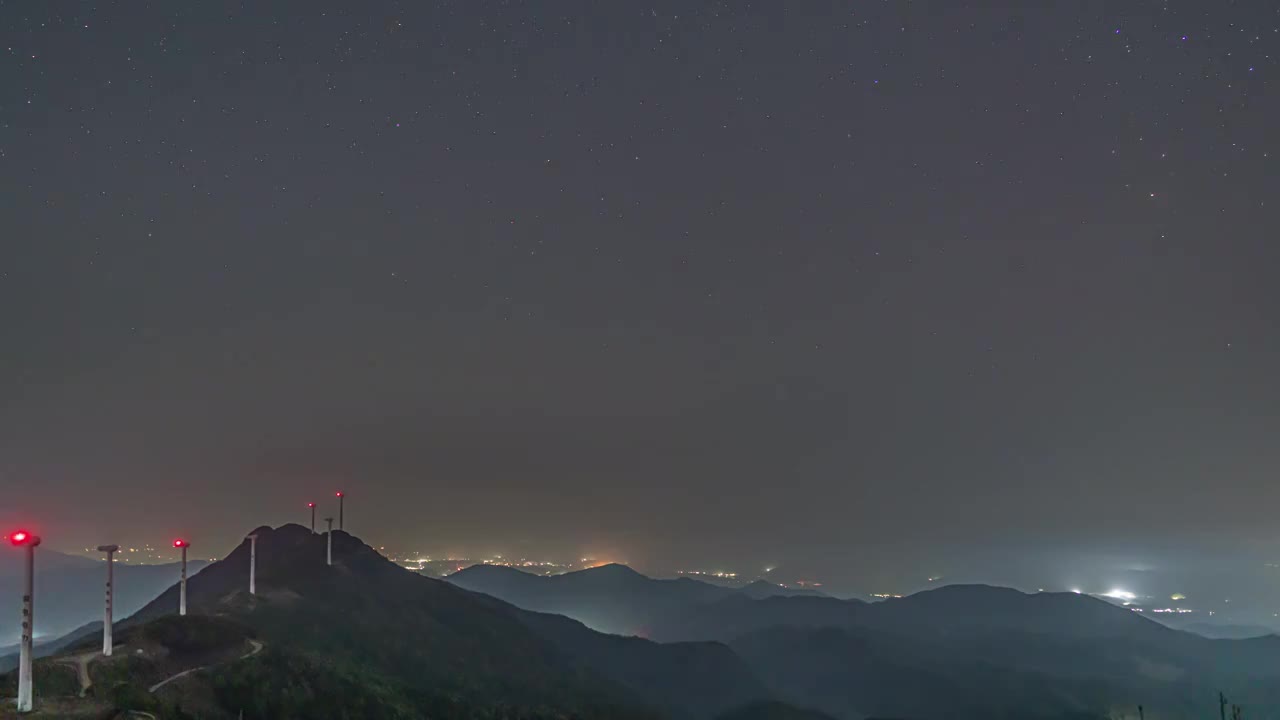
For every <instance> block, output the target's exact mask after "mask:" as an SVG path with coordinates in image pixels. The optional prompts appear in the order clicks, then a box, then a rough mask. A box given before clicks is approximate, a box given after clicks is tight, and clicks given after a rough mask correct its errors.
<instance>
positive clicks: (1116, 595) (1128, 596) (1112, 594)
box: [1102, 588, 1138, 600]
mask: <svg viewBox="0 0 1280 720" xmlns="http://www.w3.org/2000/svg"><path fill="white" fill-rule="evenodd" d="M1102 597H1109V598H1111V599H1112V600H1133V599H1135V598H1137V597H1138V596H1137V595H1134V594H1133V593H1131V592H1129V591H1128V590H1121V589H1120V588H1112V589H1110V590H1108V591H1107V592H1104V593H1102Z"/></svg>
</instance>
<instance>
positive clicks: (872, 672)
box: [461, 568, 1280, 719]
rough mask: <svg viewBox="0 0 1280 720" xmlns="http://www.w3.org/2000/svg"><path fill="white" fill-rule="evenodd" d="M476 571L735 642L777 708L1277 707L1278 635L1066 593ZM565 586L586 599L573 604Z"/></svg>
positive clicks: (493, 587) (597, 612)
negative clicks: (761, 592) (1236, 636)
mask: <svg viewBox="0 0 1280 720" xmlns="http://www.w3.org/2000/svg"><path fill="white" fill-rule="evenodd" d="M476 570H477V572H476V573H475V574H473V575H472V576H471V577H467V576H464V577H463V578H461V581H462V582H465V583H467V584H470V585H472V586H474V587H476V588H477V589H480V587H485V588H487V591H488V592H491V593H494V594H497V595H498V596H499V597H504V598H505V599H507V600H510V601H512V602H515V603H516V604H520V603H521V602H537V603H540V604H541V605H542V609H547V610H556V611H559V612H562V613H565V614H568V615H571V616H575V613H578V612H584V613H590V616H591V617H592V618H595V619H596V622H597V623H599V624H601V625H605V624H606V623H605V622H604V621H602V619H608V620H611V621H613V622H615V623H617V622H618V619H619V618H628V619H630V620H631V621H632V622H638V619H639V618H643V619H644V623H645V625H644V629H645V632H646V634H647V636H649V637H651V638H653V639H655V640H660V641H664V642H668V641H691V640H696V641H706V640H717V641H722V642H727V643H729V645H730V647H732V648H733V649H734V650H735V651H736V652H737V653H738V655H739V656H741V657H742V659H743V660H745V661H746V662H747V663H748V664H749V665H750V667H751V668H752V669H753V670H754V671H755V672H756V674H757V675H759V676H760V677H761V679H762V680H763V681H764V682H765V684H766V685H767V686H768V687H769V688H770V689H771V690H773V692H774V693H775V694H776V695H777V696H778V697H779V698H780V699H781V700H784V701H787V702H789V703H792V704H794V705H796V706H801V707H813V708H816V709H817V710H819V711H822V712H826V713H828V714H830V715H832V716H834V717H838V718H854V717H867V716H876V717H915V718H931V717H956V718H968V717H972V718H979V717H981V718H988V717H1010V718H1011V717H1030V718H1055V719H1065V718H1099V717H1103V716H1105V715H1106V714H1107V713H1108V712H1110V710H1111V709H1112V708H1113V707H1120V706H1123V707H1136V706H1137V704H1139V703H1142V704H1145V706H1146V707H1147V708H1148V710H1150V711H1151V712H1152V714H1150V715H1149V717H1157V716H1159V717H1171V718H1193V717H1200V716H1201V715H1202V714H1205V715H1206V716H1207V714H1208V713H1210V712H1212V711H1213V710H1215V706H1214V701H1215V698H1216V697H1217V692H1218V689H1223V690H1224V691H1228V694H1229V695H1231V696H1232V697H1233V698H1238V699H1237V700H1235V701H1236V702H1241V704H1246V703H1248V704H1250V705H1252V706H1255V707H1280V638H1259V639H1254V640H1247V641H1213V640H1207V639H1205V638H1202V637H1199V636H1196V635H1193V634H1190V633H1185V632H1180V631H1177V630H1173V629H1170V628H1167V627H1165V626H1163V625H1160V624H1158V623H1155V622H1152V621H1151V620H1149V619H1147V618H1145V617H1143V616H1142V615H1140V614H1138V613H1134V612H1131V611H1130V610H1128V609H1125V608H1122V607H1118V606H1116V605H1113V604H1111V603H1107V602H1104V601H1101V600H1098V599H1096V598H1091V597H1088V596H1082V595H1076V594H1071V593H1039V594H1025V593H1021V592H1018V591H1016V590H1010V589H1008V588H999V587H991V586H984V585H957V586H946V587H942V588H937V589H933V590H929V591H926V592H922V593H918V594H915V595H911V596H908V597H905V598H899V599H891V600H886V601H883V602H876V603H864V602H861V601H857V600H839V599H835V598H831V597H825V596H794V595H791V596H788V595H780V596H771V597H764V598H761V599H756V598H753V597H752V596H751V594H750V593H747V592H741V591H737V592H735V591H730V592H727V593H725V592H714V591H713V592H706V593H702V594H699V595H697V596H692V595H691V594H688V593H682V592H681V591H680V590H677V589H674V588H673V586H672V585H671V584H670V582H671V581H652V580H650V581H648V582H645V579H644V578H643V576H641V577H636V576H635V575H634V574H632V573H625V574H624V573H621V572H620V571H617V570H614V571H611V572H613V573H614V574H613V576H611V578H610V579H616V578H623V577H625V581H618V582H616V583H614V584H611V583H610V582H604V581H598V582H592V583H584V582H583V581H582V580H574V581H573V582H572V583H560V582H557V581H556V578H536V577H532V576H527V575H524V574H523V573H516V572H513V571H509V570H506V569H488V570H480V569H478V568H477V569H476ZM590 572H591V571H584V573H580V575H587V576H588V577H589V573H590ZM477 578H478V579H477ZM498 578H500V579H501V580H502V582H491V581H490V580H491V579H498ZM571 585H573V586H581V585H589V586H590V588H591V590H590V592H589V593H587V594H586V595H584V596H583V597H576V596H575V595H574V594H573V590H572V587H571ZM602 588H611V590H610V591H609V592H604V591H603V590H602ZM761 589H763V588H761ZM654 597H656V598H658V600H657V601H656V602H655V603H654V604H653V605H650V606H645V604H644V603H645V602H646V601H647V600H646V599H649V598H654ZM641 598H646V599H641ZM580 619H581V618H580Z"/></svg>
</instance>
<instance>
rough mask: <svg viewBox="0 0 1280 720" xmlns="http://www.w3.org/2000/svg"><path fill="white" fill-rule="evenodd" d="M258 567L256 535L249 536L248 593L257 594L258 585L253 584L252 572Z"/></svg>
mask: <svg viewBox="0 0 1280 720" xmlns="http://www.w3.org/2000/svg"><path fill="white" fill-rule="evenodd" d="M257 569H258V535H257V533H255V534H253V535H250V536H249V594H250V595H257V594H258V586H257V585H256V584H254V573H255V572H256V571H257Z"/></svg>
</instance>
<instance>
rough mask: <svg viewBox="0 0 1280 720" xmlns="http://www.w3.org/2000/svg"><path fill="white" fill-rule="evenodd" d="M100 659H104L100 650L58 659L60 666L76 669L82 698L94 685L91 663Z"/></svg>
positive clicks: (121, 647) (121, 646)
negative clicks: (90, 674)
mask: <svg viewBox="0 0 1280 720" xmlns="http://www.w3.org/2000/svg"><path fill="white" fill-rule="evenodd" d="M114 649H115V650H123V649H124V646H123V645H117V646H116V647H115V648H114ZM100 657H104V656H103V654H102V652H101V651H100V650H90V651H89V652H84V653H80V654H79V655H71V656H69V657H64V658H58V660H57V663H58V664H59V665H67V666H69V667H74V668H75V669H76V679H78V680H79V681H80V697H84V696H85V695H86V694H88V692H89V687H90V686H91V685H93V680H91V679H90V678H89V663H91V662H93V661H94V660H96V659H97V658H100Z"/></svg>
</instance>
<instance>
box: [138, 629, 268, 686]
mask: <svg viewBox="0 0 1280 720" xmlns="http://www.w3.org/2000/svg"><path fill="white" fill-rule="evenodd" d="M249 645H250V646H252V647H253V649H252V650H250V651H249V652H247V653H245V654H244V655H241V656H240V657H239V658H237V660H246V659H248V658H251V657H253V656H254V655H257V654H258V653H260V652H262V647H263V645H262V643H261V642H260V641H258V640H250V641H249ZM218 664H220V665H221V664H223V663H218ZM208 667H211V666H209V665H201V666H200V667H193V668H191V669H190V670H183V671H182V672H180V673H178V674H177V675H170V676H169V677H167V678H165V679H163V680H161V681H160V682H158V683H156V684H155V685H152V686H151V687H150V688H148V689H147V691H148V692H155V691H157V690H159V689H160V688H162V687H164V686H165V685H168V684H169V683H171V682H173V681H174V680H177V679H178V678H181V677H186V676H187V675H190V674H191V673H193V672H197V671H199V670H204V669H206V668H208Z"/></svg>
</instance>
